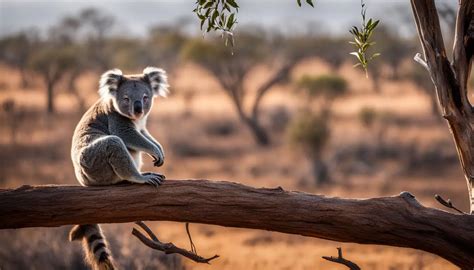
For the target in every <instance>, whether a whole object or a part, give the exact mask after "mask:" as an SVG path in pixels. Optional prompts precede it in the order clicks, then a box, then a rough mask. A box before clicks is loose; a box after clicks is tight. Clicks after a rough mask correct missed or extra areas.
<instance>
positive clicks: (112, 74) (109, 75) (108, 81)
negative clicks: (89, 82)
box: [99, 69, 123, 97]
mask: <svg viewBox="0 0 474 270" xmlns="http://www.w3.org/2000/svg"><path fill="white" fill-rule="evenodd" d="M122 80H123V76H122V71H121V70H120V69H111V70H108V71H106V72H105V73H104V74H102V76H100V81H99V94H100V96H101V97H108V96H110V94H111V93H112V92H114V91H116V90H117V89H118V87H119V85H120V83H121V81H122Z"/></svg>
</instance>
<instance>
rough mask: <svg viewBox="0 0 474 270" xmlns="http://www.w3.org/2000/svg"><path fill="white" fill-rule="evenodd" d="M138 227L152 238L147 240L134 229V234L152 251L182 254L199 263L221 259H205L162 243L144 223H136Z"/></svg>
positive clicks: (214, 257)
mask: <svg viewBox="0 0 474 270" xmlns="http://www.w3.org/2000/svg"><path fill="white" fill-rule="evenodd" d="M135 224H137V225H138V226H140V227H141V228H142V229H143V230H144V231H145V232H146V233H147V234H148V236H150V238H151V239H150V238H147V237H146V236H145V235H143V234H142V233H141V232H140V231H138V230H137V229H135V228H133V230H132V234H133V235H134V236H135V237H137V238H138V239H139V240H140V241H141V242H142V243H143V244H145V245H147V246H148V247H150V248H152V249H156V250H159V251H163V252H164V253H165V254H180V255H183V256H184V257H186V258H188V259H191V260H193V261H195V262H197V263H209V262H210V261H212V260H214V259H216V258H219V255H214V256H212V257H209V258H204V257H201V256H199V255H197V254H196V253H194V252H192V251H188V250H185V249H183V248H179V247H177V246H175V245H174V244H173V243H162V242H161V241H160V240H158V237H156V235H155V234H154V233H153V232H152V231H151V229H150V228H149V227H148V226H147V225H146V224H145V223H143V222H142V221H139V222H136V223H135Z"/></svg>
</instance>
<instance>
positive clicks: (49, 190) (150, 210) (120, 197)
mask: <svg viewBox="0 0 474 270" xmlns="http://www.w3.org/2000/svg"><path fill="white" fill-rule="evenodd" d="M0 220H1V221H2V222H0V228H1V229H9V228H24V227H54V226H61V225H71V224H90V223H120V222H133V221H139V220H166V221H178V222H192V223H203V224H213V225H220V226H226V227H237V228H251V229H261V230H269V231H277V232H282V233H290V234H299V235H304V236H310V237H316V238H322V239H328V240H333V241H341V242H353V243H361V244H377V245H389V246H397V247H409V248H414V249H419V250H424V251H427V252H430V253H433V254H437V255H439V256H441V257H443V258H445V259H446V260H448V261H450V262H452V263H453V264H455V265H457V266H459V267H460V268H462V269H466V270H467V269H469V270H472V268H473V267H474V226H473V224H474V216H472V215H459V214H452V213H448V212H445V211H440V210H437V209H433V208H426V207H424V206H422V205H421V204H420V203H418V201H417V200H416V199H415V197H414V196H413V195H411V194H410V193H408V192H403V193H402V194H400V195H399V196H394V197H381V198H372V199H363V200H361V199H341V198H328V197H325V196H320V195H313V194H308V193H303V192H288V191H285V190H283V189H282V188H280V187H278V188H273V189H268V188H258V189H257V188H252V187H249V186H244V185H241V184H237V183H231V182H212V181H207V180H180V181H175V180H167V181H166V182H165V183H164V184H163V185H162V186H160V187H159V188H158V189H157V188H155V187H152V186H148V185H128V184H127V185H116V186H106V187H80V186H36V187H32V186H23V187H20V188H18V189H3V190H1V189H0Z"/></svg>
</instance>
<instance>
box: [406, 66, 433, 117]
mask: <svg viewBox="0 0 474 270" xmlns="http://www.w3.org/2000/svg"><path fill="white" fill-rule="evenodd" d="M402 76H403V77H404V78H406V79H408V80H410V81H412V82H413V83H414V84H415V86H416V89H418V90H420V91H422V92H423V93H424V94H425V95H426V96H427V97H428V98H429V99H430V104H431V113H432V115H433V116H434V117H435V118H436V119H438V120H442V118H441V114H440V112H441V111H440V108H439V105H438V99H437V97H436V89H435V87H434V85H433V82H432V81H431V78H430V75H429V74H428V73H427V72H426V70H425V69H423V67H421V66H420V65H414V66H411V68H410V69H408V70H407V71H406V72H405V73H403V74H402Z"/></svg>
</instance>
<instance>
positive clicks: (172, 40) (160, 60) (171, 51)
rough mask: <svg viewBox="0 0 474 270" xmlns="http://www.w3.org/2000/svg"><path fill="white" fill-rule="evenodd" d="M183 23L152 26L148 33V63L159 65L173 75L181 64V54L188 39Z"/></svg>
mask: <svg viewBox="0 0 474 270" xmlns="http://www.w3.org/2000/svg"><path fill="white" fill-rule="evenodd" d="M182 28H183V24H180V23H177V24H174V25H161V26H155V27H152V28H151V29H150V31H149V33H148V39H147V41H146V47H147V49H148V50H149V52H150V58H149V63H148V65H158V66H160V67H162V68H164V69H165V70H166V71H167V73H168V74H170V75H173V74H174V71H175V70H176V68H177V66H178V64H179V55H180V53H181V50H182V48H183V46H184V45H185V44H186V41H187V40H188V37H187V35H186V34H185V33H184V31H183V29H182Z"/></svg>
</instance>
